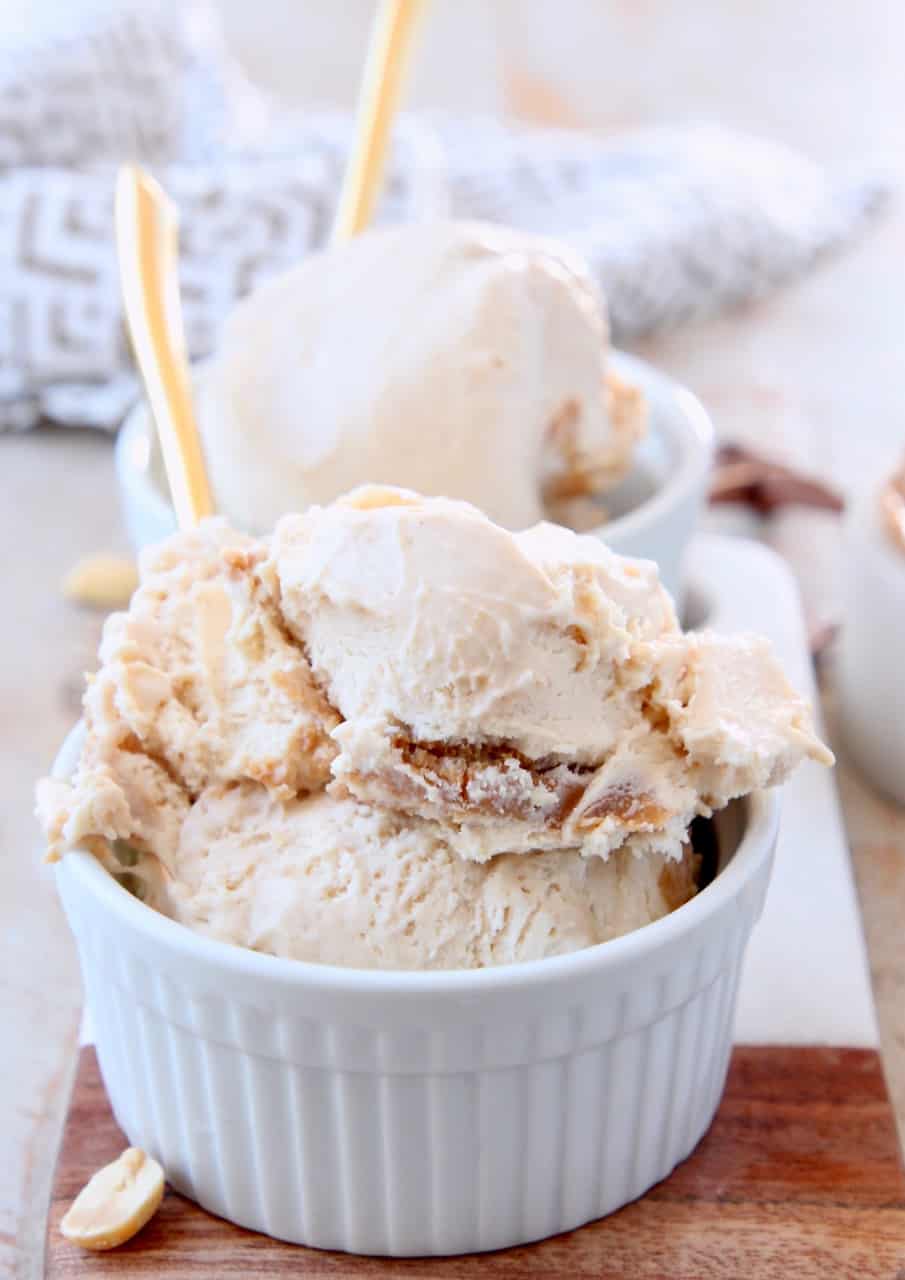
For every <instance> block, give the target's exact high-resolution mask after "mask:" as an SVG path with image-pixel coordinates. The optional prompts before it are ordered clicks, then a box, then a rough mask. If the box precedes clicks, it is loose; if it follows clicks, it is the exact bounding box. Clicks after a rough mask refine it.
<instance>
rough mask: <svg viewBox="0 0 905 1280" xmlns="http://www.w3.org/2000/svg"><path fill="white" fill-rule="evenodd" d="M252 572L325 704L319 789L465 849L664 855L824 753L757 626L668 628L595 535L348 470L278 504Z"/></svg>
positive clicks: (662, 604)
mask: <svg viewBox="0 0 905 1280" xmlns="http://www.w3.org/2000/svg"><path fill="white" fill-rule="evenodd" d="M267 572H268V573H270V574H272V575H273V577H274V578H275V580H276V582H277V583H278V586H277V587H275V591H276V592H277V593H278V594H279V596H280V600H281V608H282V610H283V614H284V616H285V618H286V620H287V624H288V626H289V628H290V629H291V630H292V632H293V634H295V635H296V636H297V637H298V639H299V641H300V642H301V643H302V645H303V646H304V649H305V652H306V654H307V655H308V658H309V660H310V662H311V664H312V669H313V672H314V675H315V678H316V679H317V681H318V683H319V684H320V686H321V687H322V688H323V689H324V691H325V692H326V695H327V697H328V699H329V701H330V703H331V704H332V705H333V706H334V707H335V708H336V709H337V711H338V712H339V714H340V716H341V723H340V724H339V725H338V726H337V728H336V729H335V730H334V731H333V733H332V738H333V740H334V742H335V743H336V744H337V746H338V747H339V754H338V756H337V757H336V759H335V760H334V761H333V764H332V773H333V778H334V784H333V786H334V789H335V790H336V791H337V792H338V793H343V792H347V793H349V794H351V795H353V796H356V797H357V798H358V799H361V800H364V801H367V802H368V803H371V804H374V805H378V806H380V807H384V808H391V809H396V810H399V811H402V812H405V813H408V814H410V815H412V816H414V817H418V818H422V819H428V820H431V821H435V822H439V823H441V824H444V826H445V828H446V838H447V839H448V840H449V841H450V843H451V844H452V845H453V847H454V848H455V849H456V850H457V851H458V852H459V853H460V854H461V855H463V856H465V857H470V858H476V859H483V858H486V857H490V856H493V855H494V854H496V853H501V852H513V851H520V850H536V849H538V848H556V847H561V846H568V847H577V848H581V849H582V850H583V851H584V852H586V853H599V854H603V855H606V854H608V853H610V852H612V851H613V850H614V849H617V848H619V847H621V846H622V845H623V844H626V843H628V844H631V845H632V847H634V848H635V849H636V851H639V852H642V851H647V850H653V851H656V852H659V853H664V854H666V855H671V856H678V855H679V852H680V850H681V847H682V842H683V840H684V838H685V832H686V831H687V828H688V825H689V823H690V822H691V820H692V818H693V817H694V816H695V815H696V814H708V813H709V812H711V811H712V810H713V809H715V808H719V807H721V806H723V805H725V804H727V803H728V802H729V801H730V800H731V799H733V798H735V797H736V796H739V795H744V794H746V793H747V792H749V791H752V790H755V789H756V788H758V787H762V786H769V785H772V784H774V783H776V782H779V781H782V780H783V778H785V777H786V776H787V775H788V773H789V771H790V770H791V769H792V768H793V767H794V766H795V765H796V764H797V763H798V762H799V761H800V760H801V759H803V758H804V757H806V756H813V757H814V758H816V759H821V760H823V761H825V762H828V761H830V760H831V759H832V757H831V756H830V754H829V752H827V750H826V748H824V747H823V746H822V744H821V743H820V742H819V741H818V740H817V738H816V737H815V735H814V733H813V729H812V727H811V721H810V714H809V711H808V708H807V707H806V705H805V704H804V703H803V701H802V700H801V699H800V698H798V697H797V696H796V695H795V693H794V692H793V690H792V689H791V688H790V687H789V685H788V683H787V681H786V680H785V677H784V676H783V674H782V672H781V670H780V668H779V667H778V665H777V663H776V661H775V659H774V658H773V656H772V654H771V652H770V649H769V646H768V645H767V644H766V643H765V642H763V641H760V640H757V639H753V638H742V639H736V638H731V639H726V638H723V637H719V636H715V635H710V634H703V635H695V634H690V635H685V634H683V632H682V631H681V630H680V628H679V625H678V623H677V621H676V617H675V613H674V611H673V607H672V604H671V601H670V599H669V597H668V596H667V594H666V592H665V591H664V590H663V588H662V587H661V586H660V584H659V582H658V579H657V572H656V568H655V566H654V565H653V564H650V563H646V562H641V561H632V560H627V559H625V558H623V557H620V556H617V555H615V554H614V553H613V552H611V551H609V550H608V549H607V548H606V547H605V546H604V545H603V544H602V543H601V542H600V541H599V540H598V539H596V538H591V537H580V536H578V535H576V534H573V533H571V532H569V531H568V530H565V529H562V528H560V527H557V526H553V525H539V526H537V527H535V528H533V529H530V530H528V531H526V532H524V533H520V534H511V533H507V532H506V531H504V530H502V529H500V528H498V527H496V526H494V525H493V524H491V522H490V521H489V520H487V519H486V518H485V517H484V516H483V515H481V513H480V512H478V511H476V510H475V509H474V508H472V507H469V506H467V505H466V504H463V503H456V502H450V501H446V500H443V499H433V500H430V501H427V500H423V499H420V498H418V497H417V496H416V495H414V494H404V493H400V492H399V491H398V490H393V491H381V490H377V489H374V488H369V489H364V490H362V491H359V492H358V493H354V494H352V495H350V496H349V497H348V498H346V499H344V500H343V501H341V502H338V503H335V504H334V505H333V506H332V507H330V508H328V509H326V510H314V511H311V512H309V513H308V514H304V515H301V516H287V517H285V518H284V519H283V520H282V521H281V522H280V524H279V525H278V527H277V530H276V533H275V535H274V540H273V547H272V553H271V561H270V564H269V566H268V568H267Z"/></svg>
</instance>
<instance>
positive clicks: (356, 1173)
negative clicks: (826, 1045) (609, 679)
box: [55, 738, 778, 1256]
mask: <svg viewBox="0 0 905 1280" xmlns="http://www.w3.org/2000/svg"><path fill="white" fill-rule="evenodd" d="M77 750H78V742H77V739H75V738H70V740H69V741H67V743H66V744H65V746H64V748H63V750H62V752H61V754H60V757H59V759H58V761H57V766H56V770H55V772H56V773H57V775H58V776H65V775H66V774H67V773H68V772H69V771H70V770H71V768H72V767H73V764H74V760H75V756H76V753H77ZM777 822H778V801H777V798H776V796H775V795H774V794H770V795H767V794H760V795H755V796H753V797H751V798H750V799H749V800H748V801H746V802H744V803H739V804H736V805H734V806H731V807H730V809H728V810H727V811H726V813H725V814H724V815H722V819H721V829H722V830H721V841H722V843H723V845H724V847H725V848H726V849H727V850H728V855H727V857H726V858H725V860H724V864H723V865H722V867H721V870H720V871H719V874H718V875H717V877H716V879H715V880H714V881H713V882H712V883H711V884H710V885H709V886H708V887H707V888H706V889H704V890H703V891H702V892H701V893H700V894H699V895H698V896H697V897H696V898H695V899H693V900H692V901H691V902H690V903H688V904H686V905H685V906H683V907H680V908H679V910H677V911H675V912H673V913H672V914H671V915H669V916H667V917H665V918H664V919H662V920H659V921H657V922H656V923H655V924H651V925H648V926H646V927H645V928H643V929H639V930H637V931H636V932H634V933H631V934H628V935H626V936H625V937H623V938H619V939H617V940H615V941H613V942H608V943H604V944H603V945H601V946H598V947H591V948H589V949H587V950H585V951H580V952H576V953H575V954H573V955H569V956H563V957H560V958H557V959H553V960H544V961H539V962H531V963H526V964H522V965H506V966H500V967H498V968H493V969H485V970H478V971H450V972H444V973H381V972H374V971H368V970H358V969H341V968H332V967H329V966H326V965H314V964H303V963H301V962H296V961H287V960H278V959H275V958H274V957H272V956H266V955H259V954H256V953H255V952H251V951H246V950H243V949H241V948H239V947H233V946H228V945H226V944H224V943H219V942H214V941H211V940H209V939H206V938H203V937H200V936H197V935H195V934H193V933H192V932H190V931H189V930H187V929H185V928H184V927H183V926H181V925H178V924H176V923H174V922H173V921H171V920H168V919H166V918H165V917H163V916H160V915H158V914H157V913H156V912H154V911H152V910H151V909H150V908H148V907H146V906H144V905H143V904H142V903H141V902H139V901H137V900H136V899H135V898H133V897H131V896H130V895H129V894H128V893H127V892H126V891H125V890H124V889H122V888H121V887H120V886H119V884H117V883H116V881H115V880H113V879H112V878H111V877H110V876H109V875H108V874H107V873H106V872H105V871H104V870H103V869H102V868H101V866H100V865H99V863H97V862H96V861H95V859H94V858H93V857H92V856H91V855H90V854H88V853H79V852H76V853H70V854H67V855H66V856H65V858H64V859H63V860H62V862H61V863H60V864H59V866H58V869H57V880H58V884H59V890H60V894H61V896H62V899H63V904H64V906H65V909H66V915H67V917H68V919H69V922H70V925H71V927H72V930H73V933H74V934H75V937H76V941H77V943H78V949H79V956H80V959H81V966H82V974H83V978H84V984H85V989H86V994H87V1000H88V1005H89V1008H90V1011H91V1015H92V1022H93V1026H94V1031H95V1037H96V1043H97V1051H98V1056H99V1059H100V1065H101V1070H102V1072H103V1077H104V1081H105V1084H106V1086H107V1092H108V1094H109V1097H110V1101H111V1104H112V1106H113V1111H114V1113H115V1115H116V1118H117V1121H118V1122H119V1124H120V1125H121V1127H122V1128H123V1130H124V1131H125V1133H126V1135H127V1137H128V1139H129V1141H130V1142H131V1143H133V1144H136V1145H140V1146H142V1147H144V1148H145V1149H146V1150H148V1151H150V1152H151V1153H152V1154H153V1155H154V1156H156V1157H157V1159H158V1160H160V1162H161V1163H162V1165H163V1167H164V1168H165V1170H166V1173H167V1178H168V1180H169V1181H170V1183H171V1184H172V1185H173V1186H174V1187H175V1188H176V1189H177V1190H178V1191H181V1192H182V1193H183V1194H185V1195H187V1196H190V1197H191V1198H192V1199H193V1200H196V1201H197V1202H198V1203H199V1204H200V1205H202V1206H203V1207H204V1208H205V1209H208V1210H209V1211H210V1212H212V1213H215V1214H219V1215H221V1216H222V1217H224V1218H229V1219H230V1220H232V1221H233V1222H237V1223H239V1224H240V1225H242V1226H245V1227H250V1228H252V1229H253V1230H256V1231H263V1232H266V1233H267V1234H269V1235H273V1236H277V1237H279V1238H281V1239H284V1240H290V1241H295V1242H297V1243H300V1244H307V1245H313V1246H316V1247H318V1248H324V1249H342V1250H347V1251H349V1252H352V1253H368V1254H390V1255H395V1256H404V1255H419V1254H451V1253H471V1252H476V1251H480V1250H486V1249H499V1248H503V1247H506V1246H509V1245H516V1244H522V1243H526V1242H528V1241H531V1240H538V1239H541V1238H543V1237H545V1236H550V1235H555V1234H557V1233H558V1232H561V1231H567V1230H570V1229H571V1228H573V1227H577V1226H580V1225H581V1224H582V1223H585V1222H588V1221H590V1220H592V1219H594V1218H599V1217H602V1216H603V1215H604V1214H607V1213H611V1212H612V1211H613V1210H615V1209H618V1208H619V1207H620V1206H621V1205H623V1204H625V1203H626V1202H627V1201H630V1200H633V1199H635V1198H636V1197H637V1196H640V1195H641V1194H642V1193H643V1192H644V1191H646V1190H647V1189H648V1187H650V1186H651V1185H652V1184H653V1183H655V1182H657V1181H659V1180H660V1179H661V1178H664V1177H666V1175H667V1174H668V1173H669V1172H670V1171H671V1170H672V1169H673V1168H674V1167H675V1165H676V1164H677V1163H678V1162H679V1161H680V1160H683V1159H684V1158H685V1157H686V1156H687V1155H689V1153H690V1152H691V1151H692V1150H693V1149H694V1147H695V1145H696V1144H697V1142H698V1141H699V1140H700V1138H701V1137H702V1136H703V1134H704V1133H705V1131H706V1130H707V1128H708V1126H709V1124H710V1122H711V1120H712V1118H713V1114H714V1112H715V1110H716V1107H717V1104H718V1102H719V1099H720V1095H721V1093H722V1089H723V1084H724V1081H725V1075H726V1069H727V1065H728V1061H729V1053H730V1049H731V1036H732V1026H733V1014H734V1008H735V1000H736V991H737V986H738V978H739V971H740V968H741V963H742V957H743V955H744V951H745V946H746V944H747V941H748V937H749V934H750V932H751V929H752V927H753V925H754V923H755V921H756V919H757V917H758V916H759V914H760V911H761V908H762V905H763V901H764V896H765V893H766V889H767V882H768V879H769V875H770V868H771V864H772V858H773V847H774V843H775V839H776V831H777Z"/></svg>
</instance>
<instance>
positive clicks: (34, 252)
mask: <svg viewBox="0 0 905 1280" xmlns="http://www.w3.org/2000/svg"><path fill="white" fill-rule="evenodd" d="M42 4H43V5H44V6H45V7H49V9H50V10H51V11H55V12H57V13H59V12H60V3H59V0H42ZM79 12H80V14H82V16H83V17H84V8H83V7H80V9H79ZM89 12H92V13H94V15H95V16H94V21H93V25H92V24H90V23H89V24H88V25H85V23H84V21H83V23H82V25H81V26H80V28H79V31H78V32H77V33H73V32H68V33H67V32H66V31H64V30H62V29H60V28H59V27H54V28H53V35H52V37H48V38H47V39H45V40H43V42H42V41H40V40H39V41H37V43H36V44H35V45H34V47H30V48H29V49H27V50H23V49H21V48H20V49H18V50H17V54H16V56H15V57H11V56H10V55H9V53H8V51H5V50H4V49H3V47H2V41H0V430H3V429H7V430H9V429H23V428H26V427H29V426H31V425H33V424H35V423H37V422H41V421H51V422H56V423H62V424H71V425H81V426H98V427H105V428H112V427H115V426H116V425H117V423H118V422H119V421H120V419H121V417H122V415H123V413H124V411H125V409H126V408H127V407H128V406H129V404H130V403H131V401H132V400H133V399H134V398H135V396H136V393H137V386H136V382H135V378H134V375H133V373H132V369H131V361H130V357H129V354H128V350H127V347H126V343H125V340H124V335H123V327H122V318H121V313H120V307H119V298H118V282H117V272H116V263H115V256H114V244H113V222H112V191H113V181H114V175H115V165H116V163H117V162H118V161H120V160H123V159H140V160H142V161H143V162H145V163H147V164H150V165H152V166H153V167H154V169H155V172H156V173H157V175H158V176H159V177H160V178H161V180H162V181H163V183H164V185H165V186H166V188H167V189H168V191H169V192H170V194H171V195H172V197H173V198H174V199H175V201H176V202H177V204H178V206H179V208H180V211H181V219H182V231H181V260H182V284H183V297H184V302H185V310H186V325H187V334H188V340H189V346H190V351H191V354H192V356H193V357H200V356H203V355H205V354H206V353H207V352H209V351H210V350H211V347H212V346H213V344H214V342H215V341H216V335H217V331H218V328H219V325H220V323H221V322H222V320H223V317H224V316H225V315H226V313H227V312H228V310H229V309H230V307H231V306H232V305H233V303H234V302H235V301H236V300H237V299H238V298H240V297H241V296H243V295H244V294H245V293H247V292H248V291H249V290H250V289H252V288H253V287H254V286H255V285H256V284H257V283H258V282H259V281H261V280H262V279H264V278H265V277H266V276H267V275H269V274H272V273H273V272H275V271H280V270H282V269H284V268H286V267H288V266H290V265H291V264H293V263H294V262H296V261H298V259H299V258H300V257H301V256H302V255H304V254H305V253H308V252H310V251H311V250H312V249H314V248H317V247H318V246H320V245H322V244H323V243H324V241H325V238H326V236H327V233H328V229H329V226H330V222H331V219H332V216H333V211H334V208H335V204H336V200H337V195H338V191H339V185H340V181H341V177H342V172H343V167H344V162H345V155H346V151H347V145H348V139H349V133H350V124H349V121H348V119H346V118H343V117H338V116H322V115H319V116H309V117H305V118H302V119H300V118H299V117H297V116H286V117H285V118H283V119H282V120H279V121H274V120H273V119H272V118H271V119H270V120H269V121H268V122H267V129H266V138H267V142H266V145H258V146H256V147H252V146H249V145H248V144H247V142H245V144H244V145H242V147H241V148H240V147H238V146H237V145H233V146H232V147H228V146H227V145H226V144H225V143H224V142H223V139H224V138H233V139H234V138H236V137H237V136H238V133H239V131H238V129H237V125H236V121H237V118H238V115H239V109H240V105H242V107H243V108H244V109H246V111H247V105H248V103H247V98H248V93H249V91H248V89H247V86H244V85H240V84H238V81H237V77H236V74H235V69H234V68H233V67H231V66H230V65H229V64H228V60H227V59H225V58H224V56H223V55H222V53H221V51H220V49H219V48H218V47H217V45H216V42H214V43H210V42H208V43H207V44H206V45H199V43H198V41H197V39H196V37H195V36H194V35H188V34H186V31H185V29H184V28H183V26H182V25H181V23H179V22H178V21H177V20H176V19H175V18H174V17H173V16H172V15H171V16H168V17H167V16H163V15H162V14H159V13H158V14H154V13H153V12H152V11H150V10H146V8H145V7H144V6H139V7H138V8H133V7H131V6H128V5H119V6H102V5H100V4H99V3H97V4H95V0H91V6H90V7H89ZM104 14H106V18H105V17H104ZM240 98H241V99H243V101H242V103H241V104H240ZM885 195H886V187H885V185H884V184H883V183H882V182H881V181H876V180H870V179H865V180H857V181H854V182H850V181H837V180H835V179H833V178H832V177H830V176H829V175H828V174H827V173H826V172H825V171H824V170H823V169H821V168H820V167H819V166H817V165H815V164H812V163H811V162H810V161H808V160H807V159H805V158H804V157H802V156H801V155H799V154H797V153H795V152H793V151H790V150H788V149H787V148H785V147H781V146H777V145H774V144H772V143H769V142H765V141H762V140H759V139H756V138H751V137H747V136H745V135H740V134H738V133H735V132H731V131H729V130H726V129H722V128H719V127H714V126H706V125H701V126H695V127H692V126H687V127H682V128H678V127H676V128H662V129H654V130H648V131H646V132H644V133H641V134H637V135H633V136H626V137H623V138H618V139H615V140H609V141H601V140H599V139H595V138H593V137H589V136H587V135H582V134H578V133H574V132H562V131H552V130H537V129H515V128H511V127H508V126H506V125H504V124H501V123H499V122H494V121H491V120H486V119H461V118H457V119H452V118H448V117H445V118H444V117H435V116H424V117H404V118H403V119H402V120H400V122H399V126H398V128H397V131H396V142H395V146H394V149H393V155H392V158H391V163H390V168H389V176H388V184H387V192H386V196H385V198H384V201H383V204H382V208H381V215H380V216H381V219H382V220H396V221H398V220H400V219H423V218H428V217H436V216H453V217H476V218H487V219H490V220H495V221H503V222H508V223H512V224H514V225H516V226H521V227H525V228H528V229H531V230H535V231H543V232H545V233H548V234H552V235H557V236H561V237H563V238H565V239H567V240H569V241H571V242H572V243H573V244H574V245H575V246H576V247H578V248H579V249H580V250H582V251H583V252H584V253H585V254H586V255H587V257H588V259H589V260H590V262H591V264H592V266H593V268H594V270H595V272H596V273H597V275H598V277H599V279H600V282H601V284H602V286H603V289H604V291H605V293H606V295H607V298H608V302H609V307H610V314H611V320H612V327H613V332H614V336H615V338H616V340H617V341H625V340H626V339H630V338H632V337H635V336H638V335H640V334H642V333H646V332H649V331H651V330H653V329H656V328H658V327H662V326H667V325H674V324H676V323H679V322H681V321H684V320H686V319H688V318H690V317H694V316H697V315H701V314H704V313H706V312H710V311H713V310H715V309H716V308H718V307H720V306H724V305H727V304H731V303H738V302H744V301H747V300H750V299H752V298H756V297H758V296H760V295H762V294H764V293H765V292H767V291H768V290H769V289H772V288H774V287H775V286H776V285H778V284H780V283H782V282H783V281H785V280H788V279H790V278H792V277H793V276H795V275H796V274H798V273H800V272H801V271H802V270H804V269H805V268H807V267H808V266H809V265H810V264H811V263H812V262H813V261H814V260H815V259H816V258H817V257H818V256H819V255H821V254H822V253H824V252H826V251H828V250H830V249H833V248H835V247H838V246H839V245H841V244H843V243H845V241H846V240H848V239H850V238H851V237H852V236H853V235H854V234H855V233H856V232H857V231H858V230H859V229H860V228H861V227H862V225H863V224H864V222H865V220H866V219H867V217H868V216H869V215H870V213H871V212H872V211H873V210H875V209H876V208H877V207H878V206H879V205H880V204H881V203H882V201H883V198H884V196H885Z"/></svg>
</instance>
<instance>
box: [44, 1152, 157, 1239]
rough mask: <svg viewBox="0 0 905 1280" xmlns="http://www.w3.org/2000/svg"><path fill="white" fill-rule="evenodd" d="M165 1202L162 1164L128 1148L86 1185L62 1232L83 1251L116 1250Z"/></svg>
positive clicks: (74, 1204) (61, 1225)
mask: <svg viewBox="0 0 905 1280" xmlns="http://www.w3.org/2000/svg"><path fill="white" fill-rule="evenodd" d="M162 1199H163V1170H162V1169H161V1167H160V1165H159V1164H158V1163H157V1161H156V1160H153V1159H152V1158H151V1157H150V1156H149V1155H146V1154H145V1152H144V1151H142V1150H141V1148H140V1147H127V1148H126V1150H125V1151H124V1152H123V1153H122V1155H121V1156H120V1157H119V1159H118V1160H114V1161H113V1163H112V1164H108V1165H105V1166H104V1167H103V1169H98V1171H97V1173H96V1174H95V1175H94V1177H93V1178H91V1180H90V1181H89V1182H87V1183H86V1184H85V1186H84V1187H83V1188H82V1190H81V1191H80V1192H79V1194H78V1195H77V1196H76V1198H75V1200H74V1201H73V1202H72V1206H71V1207H70V1209H69V1212H68V1213H67V1214H66V1216H65V1217H64V1218H63V1221H62V1222H61V1223H60V1230H61V1231H62V1233H63V1235H64V1236H65V1237H66V1239H67V1240H71V1241H72V1243H73V1244H77V1245H80V1246H81V1247H82V1248H83V1249H115V1248H116V1246H117V1245H119V1244H125V1242H126V1241H127V1240H131V1239H132V1237H133V1236H134V1235H135V1233H136V1232H137V1231H140V1230H141V1228H142V1227H143V1226H144V1225H145V1223H146V1222H148V1220H149V1219H150V1218H152V1217H153V1216H154V1214H155V1213H156V1212H157V1210H158V1209H159V1207H160V1202H161V1200H162Z"/></svg>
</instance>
